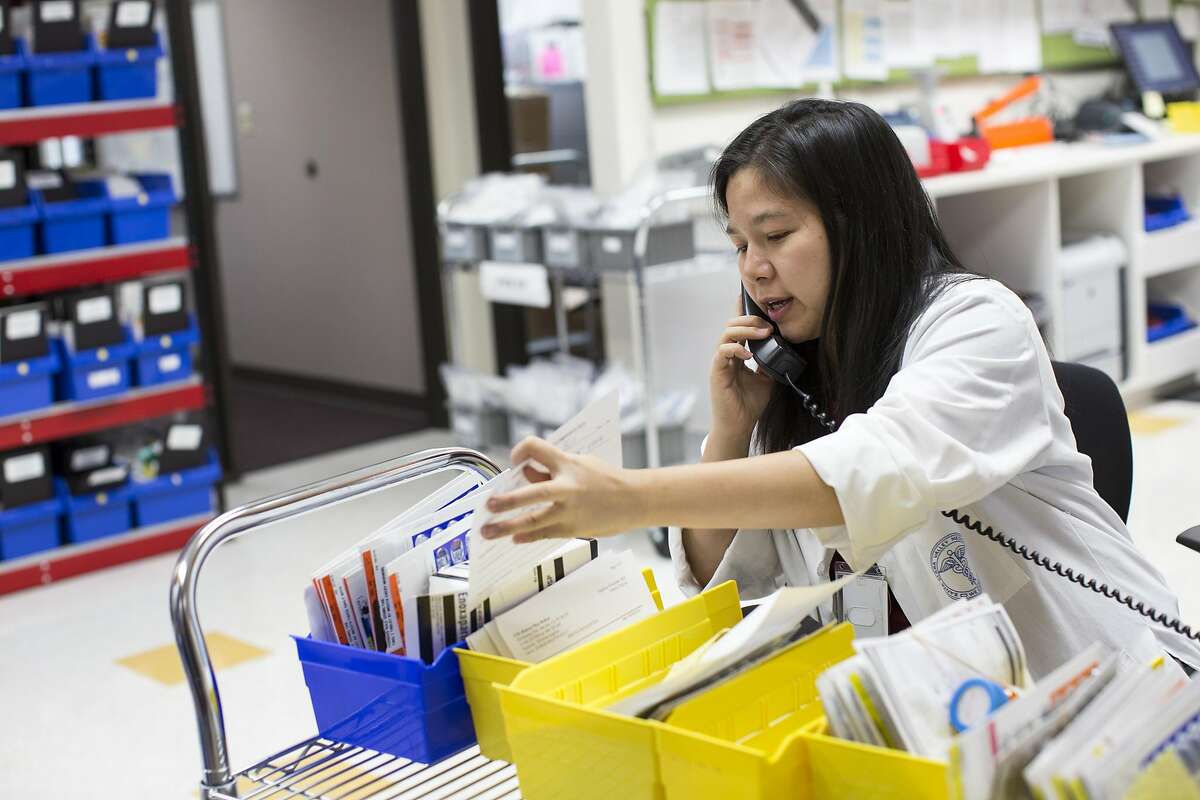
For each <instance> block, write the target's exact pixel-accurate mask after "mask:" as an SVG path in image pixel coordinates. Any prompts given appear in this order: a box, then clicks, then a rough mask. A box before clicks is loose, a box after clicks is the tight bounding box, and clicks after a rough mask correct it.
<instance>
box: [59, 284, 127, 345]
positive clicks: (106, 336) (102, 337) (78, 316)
mask: <svg viewBox="0 0 1200 800" xmlns="http://www.w3.org/2000/svg"><path fill="white" fill-rule="evenodd" d="M63 302H64V303H65V304H66V308H65V309H64V313H63V314H62V316H63V317H64V318H65V319H66V321H67V324H68V326H69V328H68V334H67V342H68V343H69V344H70V345H71V348H72V349H73V350H75V351H76V352H78V351H80V350H95V349H96V348H98V347H112V346H113V345H116V344H120V343H121V342H123V341H124V340H125V330H124V329H123V328H122V327H121V320H120V318H119V317H118V316H117V302H116V297H115V295H114V294H113V291H112V290H111V289H92V290H89V291H86V292H79V293H77V294H73V295H70V296H68V297H66V298H64V299H63Z"/></svg>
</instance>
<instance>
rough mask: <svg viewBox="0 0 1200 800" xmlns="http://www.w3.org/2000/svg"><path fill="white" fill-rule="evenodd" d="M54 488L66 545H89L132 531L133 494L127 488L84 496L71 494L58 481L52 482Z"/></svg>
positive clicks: (62, 483)
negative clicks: (85, 543) (62, 518)
mask: <svg viewBox="0 0 1200 800" xmlns="http://www.w3.org/2000/svg"><path fill="white" fill-rule="evenodd" d="M54 485H55V489H56V491H57V493H58V497H59V500H60V501H61V502H62V506H63V510H64V512H65V515H64V516H65V519H66V523H65V524H64V525H63V535H64V537H65V538H66V540H67V541H68V542H75V543H78V542H91V541H95V540H96V539H104V538H106V537H108V536H116V535H117V534H119V533H125V532H126V531H127V530H129V529H130V528H132V527H133V513H132V511H131V510H130V499H131V498H132V496H133V490H132V489H131V488H130V487H129V486H128V485H125V486H120V487H118V488H116V489H111V490H108V491H103V492H96V493H95V494H84V495H73V494H71V492H70V489H68V488H67V482H66V481H64V480H63V479H61V478H56V479H55V481H54Z"/></svg>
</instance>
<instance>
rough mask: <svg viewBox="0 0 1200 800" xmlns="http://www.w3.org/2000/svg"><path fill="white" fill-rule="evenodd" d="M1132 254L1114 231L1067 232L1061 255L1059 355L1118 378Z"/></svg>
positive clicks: (1123, 352) (1121, 372)
mask: <svg viewBox="0 0 1200 800" xmlns="http://www.w3.org/2000/svg"><path fill="white" fill-rule="evenodd" d="M1128 259H1129V251H1128V250H1127V249H1126V247H1125V243H1124V242H1122V241H1121V239H1120V238H1119V237H1117V236H1114V235H1113V234H1110V233H1093V234H1076V235H1066V236H1064V237H1063V247H1062V249H1061V250H1060V251H1059V254H1058V274H1059V279H1060V281H1061V290H1062V304H1061V306H1060V307H1061V309H1062V318H1061V321H1060V322H1059V327H1060V337H1059V342H1060V343H1061V350H1060V352H1058V353H1056V354H1055V357H1056V358H1060V359H1062V360H1064V361H1077V362H1079V363H1082V364H1087V365H1088V366H1091V367H1095V368H1096V369H1099V370H1101V371H1103V372H1105V373H1107V374H1108V375H1109V377H1111V378H1112V379H1113V380H1114V381H1117V382H1120V381H1121V380H1122V379H1123V378H1124V376H1125V369H1124V361H1125V335H1124V334H1125V322H1124V316H1123V313H1122V296H1123V292H1122V283H1121V279H1122V272H1121V270H1122V269H1123V268H1124V267H1125V265H1126V264H1127V263H1128Z"/></svg>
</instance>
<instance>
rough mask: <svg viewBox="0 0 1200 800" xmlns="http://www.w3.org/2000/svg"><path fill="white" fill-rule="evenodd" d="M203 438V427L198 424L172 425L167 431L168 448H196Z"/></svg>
mask: <svg viewBox="0 0 1200 800" xmlns="http://www.w3.org/2000/svg"><path fill="white" fill-rule="evenodd" d="M203 440H204V428H202V427H200V426H199V425H172V426H171V430H169V431H168V432H167V449H168V450H196V449H197V448H199V447H200V442H202V441H203Z"/></svg>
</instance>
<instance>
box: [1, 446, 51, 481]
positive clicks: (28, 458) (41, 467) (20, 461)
mask: <svg viewBox="0 0 1200 800" xmlns="http://www.w3.org/2000/svg"><path fill="white" fill-rule="evenodd" d="M45 474H46V457H45V456H44V455H42V454H41V453H26V454H25V455H20V456H13V457H12V458H9V459H6V460H5V462H4V482H5V483H21V482H23V481H31V480H33V479H34V478H40V477H42V476H43V475H45Z"/></svg>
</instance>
